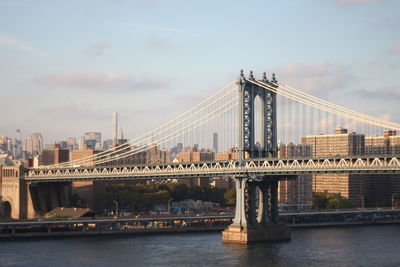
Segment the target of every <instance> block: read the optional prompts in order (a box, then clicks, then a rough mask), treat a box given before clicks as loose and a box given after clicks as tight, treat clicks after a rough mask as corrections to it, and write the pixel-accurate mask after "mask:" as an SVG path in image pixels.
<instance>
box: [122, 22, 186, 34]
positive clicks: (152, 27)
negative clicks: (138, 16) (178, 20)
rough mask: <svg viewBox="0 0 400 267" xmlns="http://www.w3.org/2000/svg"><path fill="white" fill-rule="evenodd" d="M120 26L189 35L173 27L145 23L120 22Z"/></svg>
mask: <svg viewBox="0 0 400 267" xmlns="http://www.w3.org/2000/svg"><path fill="white" fill-rule="evenodd" d="M118 25H120V26H124V27H131V28H137V29H142V30H151V31H158V32H172V33H181V34H189V33H188V32H187V31H185V30H183V29H179V28H172V27H165V26H158V25H152V24H145V23H136V22H120V23H118Z"/></svg>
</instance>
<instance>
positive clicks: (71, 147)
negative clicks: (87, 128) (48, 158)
mask: <svg viewBox="0 0 400 267" xmlns="http://www.w3.org/2000/svg"><path fill="white" fill-rule="evenodd" d="M67 145H68V148H69V150H71V151H73V150H75V149H76V148H77V147H76V138H75V137H68V138H67Z"/></svg>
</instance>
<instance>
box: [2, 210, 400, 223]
mask: <svg viewBox="0 0 400 267" xmlns="http://www.w3.org/2000/svg"><path fill="white" fill-rule="evenodd" d="M357 214H364V215H372V214H397V215H398V216H400V209H399V208H396V209H392V208H366V209H348V210H309V211H296V212H287V211H286V212H280V216H281V217H299V216H301V217H304V216H321V215H325V216H334V215H357ZM233 217H234V214H233V213H229V214H223V215H222V214H218V215H216V214H213V215H207V214H205V215H179V216H176V215H174V216H170V215H164V216H143V217H140V218H129V217H127V218H118V219H115V218H110V217H104V218H80V219H62V220H59V219H39V220H18V221H9V222H0V227H34V226H37V227H46V226H55V225H73V224H115V223H120V224H125V223H143V222H147V223H149V222H173V221H186V222H193V221H204V220H232V219H233Z"/></svg>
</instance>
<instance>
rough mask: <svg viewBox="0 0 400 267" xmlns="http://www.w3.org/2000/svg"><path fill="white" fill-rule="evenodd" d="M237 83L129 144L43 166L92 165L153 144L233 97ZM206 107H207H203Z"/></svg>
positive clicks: (233, 82)
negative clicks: (141, 146)
mask: <svg viewBox="0 0 400 267" xmlns="http://www.w3.org/2000/svg"><path fill="white" fill-rule="evenodd" d="M235 82H236V81H232V82H230V83H229V84H227V85H226V86H224V87H223V88H222V89H220V90H219V91H218V92H216V93H214V94H213V95H211V96H210V97H208V98H207V99H205V100H203V101H202V102H201V103H199V104H198V105H196V106H195V107H193V108H191V109H189V110H188V111H186V112H185V113H183V114H181V115H179V116H178V117H176V118H175V119H173V120H171V121H169V122H167V123H165V124H163V125H162V126H160V127H158V128H156V129H154V130H152V131H150V132H148V133H146V134H144V135H141V136H139V137H137V138H135V139H133V140H131V141H129V142H127V143H124V144H121V145H118V146H117V147H115V148H112V149H108V150H106V151H103V152H100V153H97V154H95V155H91V156H88V157H85V158H82V159H78V160H73V161H69V162H65V163H61V164H54V165H50V166H43V167H44V168H63V167H68V166H73V165H78V164H83V163H92V162H91V160H92V159H95V158H100V157H107V156H108V155H111V154H116V153H119V152H120V151H123V150H126V149H127V148H128V146H129V147H134V146H136V145H137V144H138V143H140V142H151V139H152V137H154V135H159V134H161V133H164V132H166V131H167V130H169V129H171V128H173V127H176V125H177V124H182V123H184V122H185V121H187V120H189V119H190V118H192V117H194V116H196V115H197V114H199V113H200V112H202V111H204V110H206V109H207V108H208V107H210V106H211V105H214V104H216V103H217V102H218V101H221V100H222V99H224V97H226V96H229V95H231V94H232V92H236V90H237V89H236V86H233V85H234V84H235ZM232 87H233V88H232ZM227 89H229V90H228V91H227ZM220 94H222V95H220ZM204 105H206V106H205V107H202V106H204ZM201 107H202V108H201ZM198 108H201V109H199V110H196V109H198ZM185 116H186V117H185ZM180 118H183V119H181V120H180V121H178V120H179V119H180ZM166 127H168V128H166ZM165 128H166V129H165ZM143 138H145V139H144V140H143Z"/></svg>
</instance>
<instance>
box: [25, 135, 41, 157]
mask: <svg viewBox="0 0 400 267" xmlns="http://www.w3.org/2000/svg"><path fill="white" fill-rule="evenodd" d="M24 150H25V151H27V152H28V153H30V154H31V155H38V154H42V151H43V138H42V134H40V133H33V134H31V135H29V136H28V137H27V138H26V139H25V146H24Z"/></svg>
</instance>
